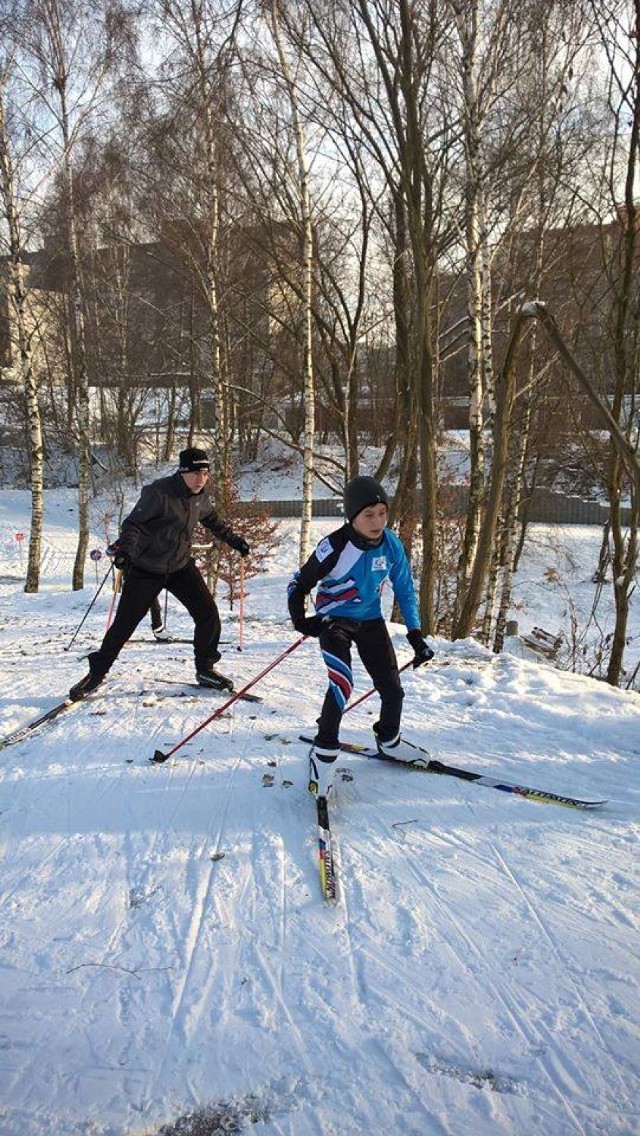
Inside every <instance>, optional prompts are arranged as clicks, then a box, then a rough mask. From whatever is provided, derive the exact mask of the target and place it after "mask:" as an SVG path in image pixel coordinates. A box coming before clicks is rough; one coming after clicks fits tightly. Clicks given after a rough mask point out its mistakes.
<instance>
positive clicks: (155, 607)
mask: <svg viewBox="0 0 640 1136" xmlns="http://www.w3.org/2000/svg"><path fill="white" fill-rule="evenodd" d="M128 575H129V573H128V572H127V571H126V569H125V571H123V573H122V582H123V583H126V579H127V576H128ZM149 615H150V616H151V630H152V631H158V630H159V628H161V627H164V619H163V616H162V610H161V608H160V603H159V600H158V597H157V596H154V597H153V599H152V601H151V603H150V605H149Z"/></svg>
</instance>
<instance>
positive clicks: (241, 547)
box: [235, 536, 251, 557]
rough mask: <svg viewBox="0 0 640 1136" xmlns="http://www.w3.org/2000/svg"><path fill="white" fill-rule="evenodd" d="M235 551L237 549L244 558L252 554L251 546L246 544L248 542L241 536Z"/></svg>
mask: <svg viewBox="0 0 640 1136" xmlns="http://www.w3.org/2000/svg"><path fill="white" fill-rule="evenodd" d="M235 549H236V552H239V553H240V555H241V556H243V557H244V556H248V555H249V553H250V552H251V549H250V548H249V545H248V544H247V542H246V540H245V539H244V537H243V536H239V537H238V539H237V540H236V543H235Z"/></svg>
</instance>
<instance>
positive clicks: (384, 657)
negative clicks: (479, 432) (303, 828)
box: [288, 476, 433, 797]
mask: <svg viewBox="0 0 640 1136" xmlns="http://www.w3.org/2000/svg"><path fill="white" fill-rule="evenodd" d="M388 504H389V503H388V499H387V494H386V492H385V490H384V489H383V487H382V485H380V484H379V482H377V481H375V480H374V478H373V477H364V476H360V477H354V478H353V480H352V481H350V482H349V483H348V485H347V486H346V488H345V493H344V512H345V516H346V517H347V518H348V521H347V524H344V525H342V527H341V528H339V529H336V530H335V532H332V533H330V534H329V536H326V537H324V539H323V540H321V541H320V543H319V544H318V546H317V548H316V550H315V552H314V553H313V554H312V555H311V556H310V557H309V559H308V560H307V562H306V564H304V565H303V567H302V568H301V569H300V571H299V572H296V573H295V575H294V576H293V578H292V579H291V581H290V583H289V587H288V604H289V614H290V616H291V619H292V622H293V625H294V627H295V628H296V631H299V632H300V633H301V634H303V635H313V636H317V638H318V639H319V642H320V648H321V650H322V655H323V658H324V661H325V665H326V667H327V671H328V674H329V686H328V689H327V692H326V694H325V698H324V703H323V706H322V712H321V714H320V717H319V718H318V730H317V733H316V737H315V741H314V747H313V751H312V753H311V757H310V759H309V791H310V792H311V793H314V794H317V795H318V796H321V797H326V796H328V795H329V793H330V791H331V788H332V784H333V767H334V763H335V761H336V758H337V756H338V733H339V729H340V722H341V719H342V714H343V712H344V709H345V707H346V705H347V702H348V701H349V697H350V695H351V691H352V689H353V674H352V671H351V648H352V646H355V648H356V650H357V651H358V654H359V656H360V658H361V660H362V663H363V665H364V667H365V668H366V670H367V672H368V673H369V675H370V676H371V679H372V681H373V684H374V686H375V688H376V690H377V691H378V694H379V695H380V701H381V707H380V719H379V721H378V722H376V723H375V725H374V727H373V729H374V733H375V735H376V743H377V746H378V749H379V751H380V753H382V754H383V755H384V756H385V757H399V758H403V757H406V756H407V754H406V753H404V752H403V750H404V748H405V747H404V743H403V742H402V738H401V734H400V716H401V713H402V700H403V698H404V691H403V689H402V685H401V683H400V676H399V674H398V663H397V660H396V655H395V651H394V649H393V644H392V643H391V639H390V637H389V632H388V631H387V625H386V623H385V620H384V617H383V615H382V605H381V593H382V588H383V585H384V584H385V583H386V581H387V580H389V581H390V582H391V585H392V587H393V591H394V594H395V597H396V599H397V601H398V604H399V605H400V610H401V612H402V615H403V618H404V621H405V623H406V625H407V639H408V640H409V643H410V644H411V646H412V647H413V649H414V652H415V658H414V661H413V665H414V667H418V666H420V665H421V664H422V663H426V662H428V661H429V659H431V658H433V651H432V650H431V648H430V647H429V646H428V645H427V643H425V640H424V638H423V636H422V632H421V630H420V619H419V616H418V607H417V604H416V598H415V593H414V589H413V580H412V577H411V569H410V566H409V561H408V559H407V554H406V552H405V550H404V547H403V545H402V543H401V541H400V540H399V539H398V537H397V536H396V535H395V533H393V532H391V531H390V530H389V529H387V527H386V524H387V514H388ZM316 587H317V592H316V597H315V609H316V614H315V615H312V616H307V615H306V613H305V600H306V597H307V596H308V595H309V593H310V592H311V591H312V590H313V588H316ZM407 748H408V747H407ZM411 756H412V757H413V756H414V751H413V750H412V751H411Z"/></svg>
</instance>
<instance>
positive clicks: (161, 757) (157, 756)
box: [149, 635, 307, 763]
mask: <svg viewBox="0 0 640 1136" xmlns="http://www.w3.org/2000/svg"><path fill="white" fill-rule="evenodd" d="M306 638H307V636H306V635H303V636H302V637H301V638H300V639H296V641H295V643H292V644H291V646H290V647H287V649H286V650H285V651H282V653H281V654H280V655H278V656H277V658H275V659H274V660H273V662H271V663H269V665H268V666H267V667H265V668H264V670H263V671H260V674H258V675H256V677H255V678H252V679H251V681H250V682H248V683H246V685H245V686H243V687H242V689H241V690H236V691H234V693H233V695H232V696H231V698H228V699H227V701H226V702H224V703H223V704H222V706H220V707H218V709H217V710H216V711H215V713H214V714H211V715H210V716H209V717H208V718H206V719H205V721H204V722H201V723H200V725H199V726H196V728H195V730H192V731H191V733H190V734H187V736H186V738H183V739H182V741H179V742H177V743H176V745H174V746H173V748H172V749H170V750H169V752H168V753H163V752H162V750H161V749H157V750H156V752H155V753H154V755H153V757H151V758H150V759H149V760H150V761H156V762H158V763H159V762H161V761H166V760H167V758H168V757H172V756H173V754H174V753H176V752H177V750H179V749H182V747H183V745H186V744H187V742H190V741H191V739H192V738H195V736H196V734H199V733H200V731H201V730H204V728H205V726H208V725H209V723H210V722H213V721H215V719H216V718H219V717H220V715H221V714H224V711H225V710H226V709H227V708H228V707H229V706H232V705H233V703H234V702H237V700H238V699H239V698H242V695H243V694H246V693H247V691H248V690H251V687H252V686H255V685H256V683H257V682H260V679H261V678H264V676H265V675H267V674H269V671H272V670H274V668H275V667H277V666H278V664H279V663H281V662H282V660H283V659H286V657H287V655H290V654H291V652H292V651H295V650H296V648H297V647H299V646H300V645H301V644H302V643H304V641H305V639H306Z"/></svg>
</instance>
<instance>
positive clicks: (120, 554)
mask: <svg viewBox="0 0 640 1136" xmlns="http://www.w3.org/2000/svg"><path fill="white" fill-rule="evenodd" d="M107 556H110V557H111V558H112V560H113V563H114V564H115V566H116V568H117V569H118V570H119V571H125V572H126V571H127V570H128V569H129V568H130V567H131V557H130V556H129V553H128V552H125V551H124V549H123V548H121V547H120V541H119V540H114V542H113V544H110V545H109V547H108V549H107Z"/></svg>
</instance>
